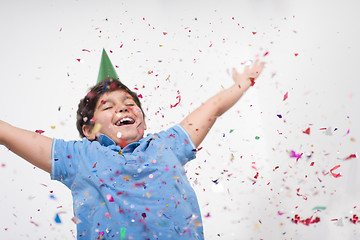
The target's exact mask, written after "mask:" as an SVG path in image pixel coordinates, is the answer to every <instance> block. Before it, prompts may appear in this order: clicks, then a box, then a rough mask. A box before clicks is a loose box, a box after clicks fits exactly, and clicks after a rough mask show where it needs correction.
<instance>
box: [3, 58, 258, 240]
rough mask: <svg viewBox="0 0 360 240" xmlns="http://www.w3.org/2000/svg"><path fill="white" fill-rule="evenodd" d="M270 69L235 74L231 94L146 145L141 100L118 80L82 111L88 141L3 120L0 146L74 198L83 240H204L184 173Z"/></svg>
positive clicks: (100, 86) (91, 96)
mask: <svg viewBox="0 0 360 240" xmlns="http://www.w3.org/2000/svg"><path fill="white" fill-rule="evenodd" d="M104 56H105V57H106V58H107V55H106V53H105V54H103V57H104ZM102 62H103V60H102ZM108 62H109V61H108ZM110 65H111V63H110ZM263 67H264V63H259V61H258V60H256V61H255V63H254V64H253V66H252V67H251V68H249V67H248V66H246V67H245V70H244V72H243V73H242V74H239V73H238V72H237V71H236V70H235V69H233V79H234V81H235V84H234V85H233V86H232V87H230V88H229V89H227V90H224V91H222V92H220V93H218V94H216V95H215V96H214V97H212V98H210V99H209V100H208V101H206V102H205V103H204V104H202V105H201V106H200V107H199V108H197V109H196V110H195V111H193V112H192V113H191V114H189V115H188V116H187V117H186V118H185V119H184V120H183V121H182V122H180V124H177V125H175V126H173V127H171V128H170V129H168V130H166V131H161V132H159V133H157V134H148V135H147V136H146V137H144V136H143V135H144V131H145V130H146V122H145V119H144V113H143V110H142V108H141V103H140V101H139V99H138V97H137V95H136V94H135V93H134V92H132V91H131V90H130V89H128V88H127V87H126V86H125V85H123V84H122V83H121V82H120V81H118V80H117V75H116V73H115V76H114V77H110V78H106V79H105V80H102V79H103V78H102V77H101V78H100V81H98V83H97V84H96V85H95V86H94V87H93V88H91V90H90V92H89V93H88V94H87V96H85V98H84V99H82V100H81V101H80V104H79V109H78V112H77V113H78V119H77V128H78V130H79V133H80V135H81V136H82V137H83V139H82V140H81V141H68V142H66V141H64V140H61V139H51V138H49V137H46V136H43V135H39V134H35V133H33V132H30V131H27V130H23V129H19V128H16V127H13V126H11V125H9V124H7V123H5V122H3V121H1V120H0V144H2V145H5V146H6V147H8V148H9V149H10V150H11V151H12V152H14V153H15V154H17V155H19V156H20V157H22V158H24V159H25V160H27V161H29V162H30V163H32V164H33V165H35V166H37V167H39V168H41V169H43V170H45V171H47V172H49V173H50V174H51V178H52V179H55V180H58V181H61V182H62V183H64V184H65V185H66V186H67V187H68V188H69V189H70V190H71V192H72V196H73V207H74V215H75V219H76V220H77V236H78V239H204V237H203V232H202V231H203V229H202V221H201V214H200V209H199V205H198V203H197V199H196V195H195V192H194V191H193V189H192V188H191V186H190V184H189V182H188V180H187V178H186V174H185V171H184V168H183V165H185V164H186V163H187V161H190V160H192V159H194V158H195V154H196V148H197V147H198V146H199V145H200V143H201V142H202V141H203V139H204V138H205V136H206V135H207V133H208V131H209V130H210V128H211V127H212V125H213V124H214V123H215V120H216V118H217V117H219V116H221V115H222V114H223V113H224V112H225V111H227V110H228V109H229V108H230V107H232V106H233V105H234V104H235V103H236V102H237V101H238V100H239V99H240V97H241V96H242V94H243V93H244V92H245V91H246V90H247V89H248V88H249V87H250V86H252V85H253V84H254V80H255V79H256V78H257V77H258V76H259V74H260V73H261V71H262V69H263ZM110 68H111V69H113V67H112V65H111V66H110ZM100 70H101V68H100ZM99 77H100V75H99Z"/></svg>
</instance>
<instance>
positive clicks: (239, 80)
mask: <svg viewBox="0 0 360 240" xmlns="http://www.w3.org/2000/svg"><path fill="white" fill-rule="evenodd" d="M264 65H265V63H264V62H260V63H259V59H256V61H255V62H254V64H253V65H252V67H251V68H250V67H249V66H248V65H246V66H245V69H244V72H243V73H241V74H240V73H239V72H238V71H236V69H235V68H233V69H232V78H233V80H234V81H235V84H237V85H238V86H239V87H240V88H244V90H247V89H248V88H249V87H250V86H253V85H254V84H255V79H256V78H257V77H258V76H259V75H260V73H261V71H262V70H263V69H264Z"/></svg>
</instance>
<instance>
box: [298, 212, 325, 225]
mask: <svg viewBox="0 0 360 240" xmlns="http://www.w3.org/2000/svg"><path fill="white" fill-rule="evenodd" d="M291 221H292V222H293V223H296V224H298V223H299V222H300V223H302V224H304V225H306V226H309V225H310V224H313V223H318V222H320V218H319V217H316V218H313V216H311V217H309V218H307V219H304V220H300V217H299V215H297V214H296V215H295V216H294V218H292V219H291Z"/></svg>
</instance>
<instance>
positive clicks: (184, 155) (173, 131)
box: [159, 124, 196, 165]
mask: <svg viewBox="0 0 360 240" xmlns="http://www.w3.org/2000/svg"><path fill="white" fill-rule="evenodd" d="M159 136H160V137H162V138H165V139H166V145H167V147H169V148H171V150H172V151H173V153H174V154H175V155H176V156H177V158H178V159H179V161H180V162H181V164H182V165H185V164H186V163H187V162H188V161H190V160H192V159H194V158H195V157H196V147H195V144H194V142H193V141H192V140H191V137H190V135H189V133H188V132H187V131H186V130H185V129H184V128H183V127H182V126H181V125H180V124H177V125H175V126H173V127H171V128H169V129H168V130H166V131H162V132H160V133H159Z"/></svg>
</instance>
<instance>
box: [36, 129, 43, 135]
mask: <svg viewBox="0 0 360 240" xmlns="http://www.w3.org/2000/svg"><path fill="white" fill-rule="evenodd" d="M35 132H36V133H38V134H42V133H44V132H45V131H43V130H40V129H39V130H36V131H35Z"/></svg>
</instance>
